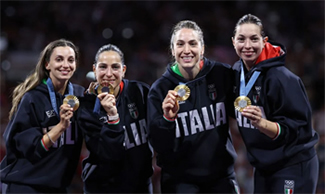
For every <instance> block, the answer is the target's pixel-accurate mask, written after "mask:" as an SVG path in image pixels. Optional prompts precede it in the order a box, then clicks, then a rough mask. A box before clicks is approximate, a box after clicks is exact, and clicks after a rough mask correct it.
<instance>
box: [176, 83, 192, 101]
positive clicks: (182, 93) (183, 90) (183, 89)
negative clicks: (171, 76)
mask: <svg viewBox="0 0 325 194" xmlns="http://www.w3.org/2000/svg"><path fill="white" fill-rule="evenodd" d="M174 91H176V92H177V94H178V96H177V98H176V99H177V100H178V101H185V100H187V99H188V97H190V93H191V90H190V88H189V87H187V86H186V85H185V84H181V85H178V86H176V88H175V89H174Z"/></svg>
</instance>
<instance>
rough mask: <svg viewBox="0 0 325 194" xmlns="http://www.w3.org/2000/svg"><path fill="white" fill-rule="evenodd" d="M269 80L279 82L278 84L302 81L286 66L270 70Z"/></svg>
mask: <svg viewBox="0 0 325 194" xmlns="http://www.w3.org/2000/svg"><path fill="white" fill-rule="evenodd" d="M267 79H271V80H277V81H278V82H284V83H289V82H292V81H294V82H296V81H300V80H301V79H300V77H299V76H297V75H296V74H294V73H293V72H291V71H290V70H289V69H288V68H286V67H284V66H279V67H274V68H270V69H269V70H268V72H267Z"/></svg>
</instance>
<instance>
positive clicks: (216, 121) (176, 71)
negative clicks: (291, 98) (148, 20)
mask: <svg viewBox="0 0 325 194" xmlns="http://www.w3.org/2000/svg"><path fill="white" fill-rule="evenodd" d="M170 49H171V52H172V55H173V56H174V59H175V61H173V62H171V63H170V64H168V66H167V70H166V72H165V73H164V74H163V76H162V77H161V78H159V79H158V80H156V82H154V83H153V85H152V86H151V88H150V91H149V96H148V130H149V140H150V143H151V145H152V146H153V148H154V150H155V151H156V152H157V164H158V165H159V166H160V167H161V191H162V192H163V193H237V192H238V186H237V181H236V178H235V171H234V160H235V157H236V153H235V150H234V147H233V145H232V143H231V138H230V135H229V121H230V120H229V118H228V116H229V115H232V112H233V109H232V104H231V102H230V101H228V99H231V96H230V95H231V92H232V80H231V78H232V71H231V67H230V65H228V64H224V63H220V62H217V61H213V60H210V59H207V58H205V57H204V56H203V54H204V41H203V32H202V30H201V28H200V27H199V26H198V25H197V24H196V23H195V22H193V21H188V20H184V21H180V22H179V23H177V24H176V25H175V26H174V29H173V31H172V36H171V42H170ZM175 90H177V91H175ZM182 90H183V92H182ZM186 92H187V93H188V94H187V95H186V97H188V98H182V96H183V94H184V93H186ZM184 96H185V95H184Z"/></svg>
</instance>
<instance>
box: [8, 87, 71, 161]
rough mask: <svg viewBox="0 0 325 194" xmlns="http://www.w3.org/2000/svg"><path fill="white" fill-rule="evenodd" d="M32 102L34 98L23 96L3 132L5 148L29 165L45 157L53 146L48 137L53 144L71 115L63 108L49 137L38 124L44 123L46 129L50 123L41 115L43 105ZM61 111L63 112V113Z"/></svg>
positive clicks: (65, 126) (68, 122) (69, 110)
mask: <svg viewBox="0 0 325 194" xmlns="http://www.w3.org/2000/svg"><path fill="white" fill-rule="evenodd" d="M42 97H45V96H42ZM36 100H37V98H36ZM34 101H35V96H33V95H32V94H30V93H27V94H25V96H24V97H23V98H22V100H21V102H20V104H19V106H18V109H17V112H16V113H15V115H14V117H13V118H12V120H11V121H10V123H9V125H8V127H7V129H6V132H5V139H6V144H7V147H9V149H11V150H12V151H13V152H14V153H15V155H16V157H23V158H26V159H27V160H29V161H30V162H31V163H35V162H37V161H39V160H40V159H42V158H43V157H45V156H46V155H47V152H48V150H49V148H50V147H51V146H52V145H53V143H52V142H51V140H50V139H49V136H50V138H51V139H52V140H53V142H54V141H56V140H57V139H58V137H59V136H60V135H61V133H63V132H64V130H65V129H66V128H67V127H68V126H69V125H70V118H71V117H72V115H73V112H72V110H71V108H69V107H68V106H67V107H65V109H62V111H60V114H61V116H62V117H61V121H60V123H58V124H57V125H55V126H54V127H53V130H51V133H50V134H49V135H47V134H46V133H45V134H44V132H43V127H42V124H41V123H40V122H44V124H43V125H44V127H48V126H47V124H48V122H50V121H49V120H46V119H49V118H47V117H46V116H45V115H43V114H44V109H43V108H40V106H44V105H43V104H42V103H41V102H39V103H38V104H37V103H35V102H34ZM63 111H65V112H64V113H63ZM63 114H64V115H63ZM50 119H55V118H50Z"/></svg>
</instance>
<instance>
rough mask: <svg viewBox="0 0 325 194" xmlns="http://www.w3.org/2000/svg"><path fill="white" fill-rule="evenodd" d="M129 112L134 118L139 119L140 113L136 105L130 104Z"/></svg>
mask: <svg viewBox="0 0 325 194" xmlns="http://www.w3.org/2000/svg"><path fill="white" fill-rule="evenodd" d="M128 108H129V112H130V115H131V117H132V118H134V119H137V118H138V116H139V111H138V108H137V106H136V104H135V103H131V104H128Z"/></svg>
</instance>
